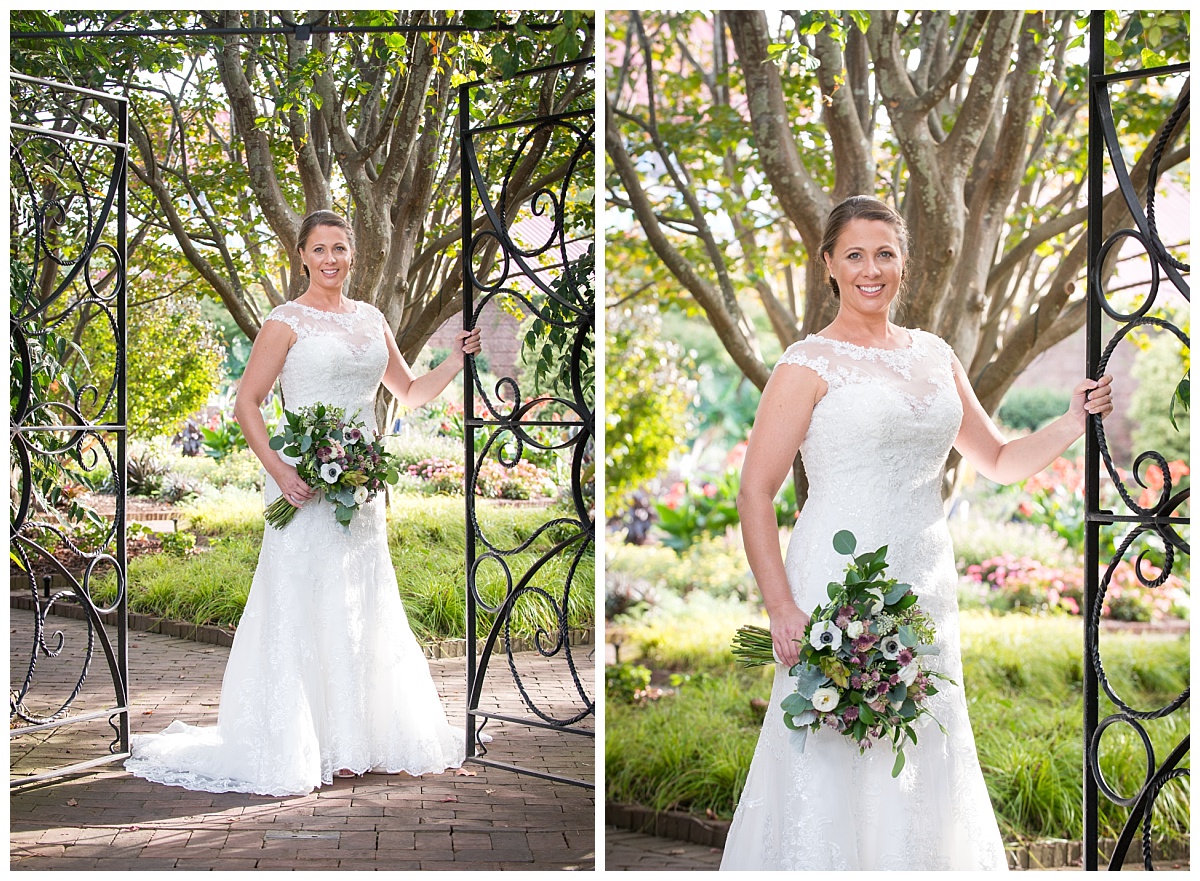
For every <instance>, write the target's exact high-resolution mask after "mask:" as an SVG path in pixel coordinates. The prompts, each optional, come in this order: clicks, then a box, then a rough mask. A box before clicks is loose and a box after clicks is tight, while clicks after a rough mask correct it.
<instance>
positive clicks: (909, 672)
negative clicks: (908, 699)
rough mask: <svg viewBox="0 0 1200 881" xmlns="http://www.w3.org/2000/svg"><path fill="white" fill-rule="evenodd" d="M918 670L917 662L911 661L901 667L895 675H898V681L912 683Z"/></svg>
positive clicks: (915, 679) (906, 683)
mask: <svg viewBox="0 0 1200 881" xmlns="http://www.w3.org/2000/svg"><path fill="white" fill-rule="evenodd" d="M920 672H921V670H920V668H918V667H917V662H916V661H913V662H912V663H911V664H909V665H908V666H907V667H901V668H900V672H899V673H898V674H897V675H898V676H899V677H900V681H901V682H903V683H904V684H905V685H912V684H913V683H914V682H916V681H917V675H918V674H919V673H920Z"/></svg>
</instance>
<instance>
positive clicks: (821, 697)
mask: <svg viewBox="0 0 1200 881" xmlns="http://www.w3.org/2000/svg"><path fill="white" fill-rule="evenodd" d="M812 705H813V709H814V710H820V711H821V712H822V713H828V712H829V711H830V710H832V709H834V708H835V707H836V706H837V705H838V693H837V689H836V688H830V687H829V686H823V687H821V688H818V689H817V690H816V691H814V692H813V696H812Z"/></svg>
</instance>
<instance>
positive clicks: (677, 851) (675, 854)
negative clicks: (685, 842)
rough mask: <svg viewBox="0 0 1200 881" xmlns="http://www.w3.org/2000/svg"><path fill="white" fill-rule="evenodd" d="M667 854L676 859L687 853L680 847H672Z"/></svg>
mask: <svg viewBox="0 0 1200 881" xmlns="http://www.w3.org/2000/svg"><path fill="white" fill-rule="evenodd" d="M667 853H669V854H670V855H671V856H673V857H678V856H683V855H684V854H685V853H687V851H686V850H684V849H683V848H682V847H673V848H671V849H670V850H669V851H667Z"/></svg>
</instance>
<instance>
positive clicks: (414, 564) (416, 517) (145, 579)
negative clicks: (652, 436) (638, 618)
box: [95, 488, 595, 642]
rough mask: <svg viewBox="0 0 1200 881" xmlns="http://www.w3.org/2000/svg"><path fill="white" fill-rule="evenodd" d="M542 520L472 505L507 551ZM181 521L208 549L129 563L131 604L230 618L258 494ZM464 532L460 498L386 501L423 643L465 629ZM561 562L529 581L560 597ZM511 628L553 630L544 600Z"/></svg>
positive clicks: (573, 611)
mask: <svg viewBox="0 0 1200 881" xmlns="http://www.w3.org/2000/svg"><path fill="white" fill-rule="evenodd" d="M547 516H548V515H547V509H545V508H505V507H498V506H493V505H490V504H481V505H480V506H479V511H478V518H479V521H480V525H481V527H482V528H483V529H484V530H485V532H486V534H487V535H488V537H489V538H491V539H492V541H493V543H496V544H498V545H499V546H501V547H505V548H507V547H511V546H514V545H516V544H519V543H520V542H521V541H523V540H524V539H526V538H527V537H528V536H529V535H530V534H531V533H532V532H533V531H535V530H536V529H537V527H538V526H539V525H540V524H541V523H542V522H544V521H545V520H546V519H547ZM187 517H188V524H189V527H190V528H191V529H192V530H193V531H195V532H196V533H197V534H200V535H204V536H206V537H207V538H208V540H209V542H210V545H209V547H208V548H207V549H206V550H205V551H204V552H202V553H197V554H193V555H189V556H186V557H173V556H170V555H167V554H154V555H148V556H143V557H137V558H135V559H134V560H132V561H131V562H130V566H129V605H130V609H131V611H134V612H143V613H146V614H151V615H159V616H162V617H167V618H175V619H179V620H183V621H190V622H192V623H194V624H219V625H226V626H228V625H232V624H236V623H237V622H238V620H239V619H240V618H241V615H242V611H243V609H244V608H245V604H246V596H247V594H248V592H249V589H250V583H251V579H252V578H253V575H254V567H255V566H256V565H257V563H258V553H259V548H260V545H261V541H262V534H263V520H262V498H261V495H260V494H258V493H250V492H245V491H241V490H236V489H232V488H227V489H225V490H223V491H221V492H219V493H215V494H208V495H206V496H204V497H203V498H201V499H200V500H197V501H196V502H194V503H192V504H191V505H190V506H188V508H187ZM563 535H565V530H563V529H561V528H556V529H552V530H549V531H548V532H547V533H544V534H543V535H542V536H541V537H540V538H539V539H538V540H537V541H535V543H534V544H533V545H532V546H531V548H530V549H529V550H527V551H525V552H523V553H521V554H518V555H516V556H515V557H513V558H511V562H510V564H509V565H510V566H511V568H512V570H513V572H514V573H515V574H514V580H515V579H519V578H520V576H521V574H522V573H523V572H524V569H525V567H527V566H529V565H530V564H531V563H532V562H533V561H534V560H536V559H537V558H538V557H539V556H540V555H541V554H542V553H543V552H545V551H546V550H547V549H548V548H549V547H550V546H551V545H552V544H553V543H554V541H555V540H557V539H559V538H561V537H563ZM465 536H466V527H465V522H464V517H463V507H462V500H461V499H453V498H429V497H412V496H398V497H396V498H395V499H394V500H393V504H392V508H391V511H390V514H389V520H388V546H389V550H390V552H391V556H392V561H393V563H394V564H395V567H396V580H397V582H398V583H399V587H400V597H401V599H402V600H403V602H404V607H405V610H406V612H407V614H408V619H409V624H410V625H411V626H412V629H413V632H414V633H416V635H417V638H418V639H419V640H421V641H422V642H433V641H436V640H440V639H450V638H462V637H463V636H464V635H465V623H464V622H465V614H466V612H465V605H466V601H465V593H464V584H465V579H464V576H463V560H464V547H465V541H466V538H465ZM573 550H574V548H572V551H573ZM593 560H594V557H593V556H592V553H591V551H590V550H589V552H588V554H587V555H586V556H585V558H584V559H583V560H582V561H581V562H580V564H579V567H578V571H577V574H576V576H575V579H574V582H573V585H572V593H571V595H570V597H569V601H568V610H567V620H568V623H569V624H570V626H572V627H581V628H583V627H590V626H592V623H593V621H594V599H593V597H594V582H595V577H594V570H595V567H594V562H593ZM569 562H570V561H569V559H565V558H564V557H563V556H562V555H561V554H560V555H559V556H557V557H555V558H554V559H552V560H551V561H550V563H549V564H548V565H546V566H545V567H543V569H542V570H541V571H540V572H539V574H538V576H537V577H536V578H534V580H533V581H532V582H531V583H532V584H534V585H537V586H540V587H542V588H544V589H545V590H546V591H547V592H548V593H549V594H551V596H553V597H556V598H559V597H561V595H562V585H563V581H564V580H565V577H566V572H567V569H568V566H569ZM479 584H480V589H481V592H482V593H483V595H484V596H485V597H487V598H489V600H490V601H492V602H495V601H496V600H497V599H498V598H499V597H501V596H503V591H504V584H505V582H504V580H503V578H502V577H501V576H500V573H499V571H498V570H497V569H496V567H494V566H489V567H487V568H485V569H481V570H480V576H479ZM115 590H116V588H115V582H114V581H113V580H112V579H111V578H110V579H108V580H107V581H101V582H100V583H99V584H98V585H97V586H96V588H95V594H96V596H97V598H98V599H99V600H101V601H108V600H111V598H112V597H113V596H114V595H115ZM490 620H491V616H489V615H487V614H481V615H480V616H479V622H480V623H479V630H480V632H481V633H482V632H484V628H485V626H486V624H487V623H488V622H489V621H490ZM512 628H513V633H514V634H516V635H518V636H524V637H532V636H534V635H535V634H536V633H537V631H538V629H539V628H545V629H548V630H550V631H552V632H553V631H555V630H556V629H557V624H556V618H555V614H554V612H553V611H552V610H551V608H550V607H549V605H548V604H547V603H545V602H544V601H541V600H538V599H537V598H534V597H527V598H526V599H524V600H522V601H520V602H518V603H517V605H516V607H515V610H514V613H513V616H512Z"/></svg>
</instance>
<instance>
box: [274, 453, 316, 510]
mask: <svg viewBox="0 0 1200 881" xmlns="http://www.w3.org/2000/svg"><path fill="white" fill-rule="evenodd" d="M271 477H273V478H275V483H277V484H278V485H279V490H280V492H281V493H282V494H283V497H284V498H285V499H287V500H288V501H289V502H291V504H292V505H293V506H295V507H297V508H299V507H301V506H302V505H303V504H304V503H305V502H307V501H308V500H309V499H311V498H312V497H313V496H315V495H316V491H315V490H313V488H312V487H310V486H309V485H308V484H307V483H305V482H304V479H303V478H301V477H300V475H299V474H298V473H297V471H296V467H295V466H294V465H289V464H287V462H284V461H283V460H282V459H281V460H280V461H279V468H278V469H276V473H275V474H272V475H271Z"/></svg>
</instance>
